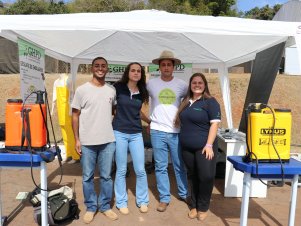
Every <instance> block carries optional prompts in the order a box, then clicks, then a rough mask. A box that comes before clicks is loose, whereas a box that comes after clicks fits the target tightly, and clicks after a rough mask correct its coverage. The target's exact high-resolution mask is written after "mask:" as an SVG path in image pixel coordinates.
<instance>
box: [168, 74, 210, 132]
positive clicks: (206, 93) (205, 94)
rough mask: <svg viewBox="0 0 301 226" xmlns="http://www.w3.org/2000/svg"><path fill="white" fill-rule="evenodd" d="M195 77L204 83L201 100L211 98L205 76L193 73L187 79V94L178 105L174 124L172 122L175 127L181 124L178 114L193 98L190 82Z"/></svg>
mask: <svg viewBox="0 0 301 226" xmlns="http://www.w3.org/2000/svg"><path fill="white" fill-rule="evenodd" d="M195 77H201V79H202V80H203V81H204V84H205V89H204V91H203V93H202V95H203V98H204V99H208V98H211V97H212V96H211V94H210V91H209V87H208V82H207V79H206V77H205V75H204V74H202V73H194V74H193V75H192V76H191V77H190V79H189V86H188V90H187V94H186V96H185V98H184V99H183V101H182V103H181V104H180V106H179V109H178V112H177V114H176V118H175V122H174V124H175V126H176V127H180V124H181V121H180V113H181V112H182V111H183V109H184V108H185V107H187V106H188V104H189V100H190V99H191V98H192V97H193V92H192V91H191V82H192V80H193V79H194V78H195Z"/></svg>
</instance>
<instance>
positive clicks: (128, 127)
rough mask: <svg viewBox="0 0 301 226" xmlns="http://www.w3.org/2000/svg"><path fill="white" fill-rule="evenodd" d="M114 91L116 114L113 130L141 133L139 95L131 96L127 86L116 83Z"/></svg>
mask: <svg viewBox="0 0 301 226" xmlns="http://www.w3.org/2000/svg"><path fill="white" fill-rule="evenodd" d="M114 87H115V89H116V101H117V105H116V114H115V117H114V119H113V129H114V130H117V131H119V132H121V133H129V134H133V133H141V132H142V125H141V117H140V110H141V107H142V97H141V94H140V93H138V94H133V95H131V91H130V90H129V88H128V86H127V84H124V83H121V82H117V83H115V84H114Z"/></svg>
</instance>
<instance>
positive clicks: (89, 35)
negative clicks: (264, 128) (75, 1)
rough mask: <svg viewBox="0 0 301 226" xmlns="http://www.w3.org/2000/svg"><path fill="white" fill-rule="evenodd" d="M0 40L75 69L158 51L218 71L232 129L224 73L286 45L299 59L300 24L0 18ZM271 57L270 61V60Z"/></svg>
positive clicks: (119, 16) (118, 16)
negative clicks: (30, 47) (24, 44)
mask: <svg viewBox="0 0 301 226" xmlns="http://www.w3.org/2000/svg"><path fill="white" fill-rule="evenodd" d="M0 36H3V37H5V38H7V39H10V40H12V41H17V38H18V37H20V38H22V39H24V40H27V41H29V42H32V43H34V44H36V45H37V46H39V47H41V48H43V49H45V53H46V54H47V55H49V56H51V57H54V58H57V59H59V60H63V61H65V62H69V63H71V74H72V80H73V82H74V81H75V79H76V73H77V68H78V65H79V64H81V63H91V60H92V59H93V58H95V57H97V56H104V57H105V58H106V59H107V60H108V61H109V62H110V63H118V64H123V63H128V62H132V61H138V62H140V63H142V64H144V65H148V64H149V63H150V62H151V60H152V59H154V58H156V57H158V56H159V55H160V53H161V52H162V50H164V49H170V50H172V51H174V53H175V55H176V57H178V58H179V59H181V60H182V62H183V63H192V64H194V65H197V66H201V67H210V68H217V69H218V73H219V77H220V82H221V89H222V95H223V101H224V105H225V112H226V118H227V123H228V127H229V128H233V122H232V115H231V102H230V89H229V79H228V67H231V66H234V65H237V64H240V63H243V62H246V61H249V60H252V59H254V58H255V56H256V53H258V52H260V51H262V50H265V49H267V48H270V47H272V46H274V45H277V44H279V43H281V42H286V44H287V46H289V45H293V44H295V43H296V44H297V46H298V49H299V54H300V55H301V23H293V22H278V21H277V22H276V21H262V20H251V19H240V18H231V17H211V16H193V15H183V14H172V13H167V12H164V11H157V10H141V11H131V12H117V13H94V14H92V13H89V14H61V15H0ZM271 57H273V56H271Z"/></svg>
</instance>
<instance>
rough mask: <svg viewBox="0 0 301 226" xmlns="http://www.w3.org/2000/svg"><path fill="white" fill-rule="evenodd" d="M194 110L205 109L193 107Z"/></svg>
mask: <svg viewBox="0 0 301 226" xmlns="http://www.w3.org/2000/svg"><path fill="white" fill-rule="evenodd" d="M193 110H196V111H202V110H203V109H202V108H193Z"/></svg>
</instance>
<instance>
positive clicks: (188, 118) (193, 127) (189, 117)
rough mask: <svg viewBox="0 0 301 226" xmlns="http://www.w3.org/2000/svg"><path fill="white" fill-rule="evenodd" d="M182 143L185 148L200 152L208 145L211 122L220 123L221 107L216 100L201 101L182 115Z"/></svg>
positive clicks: (192, 105)
mask: <svg viewBox="0 0 301 226" xmlns="http://www.w3.org/2000/svg"><path fill="white" fill-rule="evenodd" d="M180 120H181V130H180V142H181V145H182V147H183V148H187V149H191V150H200V149H202V148H203V147H204V146H205V145H206V143H207V138H208V134H209V129H210V121H215V120H216V121H220V120H221V113H220V105H219V103H218V102H217V101H216V99H215V98H213V97H212V98H208V99H203V98H201V99H199V100H196V101H195V102H194V103H192V104H191V105H190V106H189V105H188V106H187V107H186V108H184V110H183V111H182V112H181V113H180Z"/></svg>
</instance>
